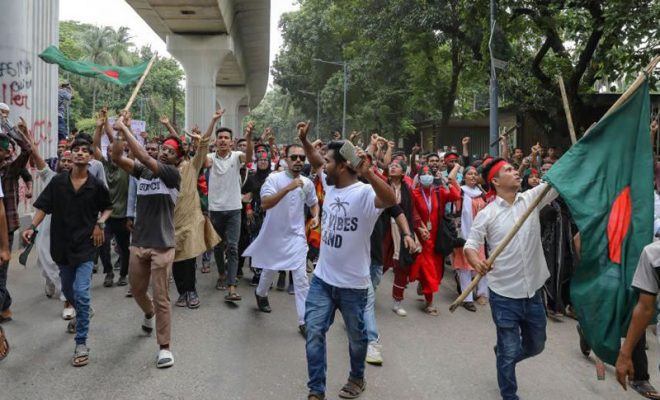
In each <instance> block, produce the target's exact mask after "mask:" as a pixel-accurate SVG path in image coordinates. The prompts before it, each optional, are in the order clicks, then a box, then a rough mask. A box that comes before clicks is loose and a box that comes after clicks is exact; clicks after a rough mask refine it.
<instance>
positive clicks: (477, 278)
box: [449, 185, 552, 312]
mask: <svg viewBox="0 0 660 400" xmlns="http://www.w3.org/2000/svg"><path fill="white" fill-rule="evenodd" d="M550 189H552V187H551V186H550V185H547V186H546V187H545V188H544V189H543V190H542V191H541V193H539V195H538V196H537V197H536V198H535V199H534V201H532V203H531V204H530V205H529V207H528V208H527V210H526V211H525V213H524V214H523V215H521V216H520V218H519V219H518V221H516V224H515V225H514V226H513V229H511V230H510V231H509V233H507V235H506V236H505V237H504V239H502V241H501V242H500V244H499V245H497V247H496V248H495V251H493V253H492V254H491V255H490V257H488V260H486V263H487V264H488V267H489V268H490V267H491V266H492V265H493V262H495V259H496V258H497V257H498V256H499V255H500V253H501V252H502V251H503V250H504V249H505V248H506V246H508V245H509V242H511V239H513V237H514V236H516V233H518V231H519V230H520V228H521V227H522V226H523V224H524V223H525V221H526V220H527V218H529V216H530V215H531V214H532V211H534V209H535V208H536V207H537V206H538V205H539V203H540V202H541V200H543V198H544V197H545V195H546V194H548V192H549V191H550ZM481 278H482V276H481V275H477V276H475V277H474V279H472V282H470V284H469V285H468V287H467V289H465V290H464V291H463V293H461V295H460V296H458V298H457V299H456V301H454V302H453V303H452V304H451V306H450V307H449V311H451V312H454V311H456V308H458V306H459V305H461V303H463V301H464V300H465V298H466V297H467V296H468V294H470V293H471V292H472V291H473V290H474V288H476V287H477V285H478V284H479V281H480V280H481Z"/></svg>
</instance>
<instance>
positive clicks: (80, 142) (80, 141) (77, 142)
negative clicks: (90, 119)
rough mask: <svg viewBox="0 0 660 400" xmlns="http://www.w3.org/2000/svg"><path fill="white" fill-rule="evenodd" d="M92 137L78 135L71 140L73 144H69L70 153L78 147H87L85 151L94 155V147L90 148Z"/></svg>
mask: <svg viewBox="0 0 660 400" xmlns="http://www.w3.org/2000/svg"><path fill="white" fill-rule="evenodd" d="M92 143H93V141H92V137H91V136H89V135H88V134H86V133H80V134H78V135H77V136H76V138H75V139H74V140H73V143H71V146H70V149H71V151H74V150H75V149H76V148H78V147H81V146H82V147H87V151H89V153H90V154H92V153H94V147H93V146H92Z"/></svg>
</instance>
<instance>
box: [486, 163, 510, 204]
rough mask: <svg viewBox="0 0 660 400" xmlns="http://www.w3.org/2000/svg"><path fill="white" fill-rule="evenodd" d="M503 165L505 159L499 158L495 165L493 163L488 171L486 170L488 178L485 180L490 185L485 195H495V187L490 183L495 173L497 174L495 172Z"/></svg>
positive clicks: (490, 196) (489, 196)
mask: <svg viewBox="0 0 660 400" xmlns="http://www.w3.org/2000/svg"><path fill="white" fill-rule="evenodd" d="M505 165H506V161H504V160H500V161H498V162H497V163H496V164H495V165H493V167H492V168H491V169H490V171H488V179H487V180H486V183H487V184H488V185H490V190H488V193H487V194H486V197H488V198H492V197H495V196H496V195H497V192H496V191H495V187H494V186H493V185H492V182H493V178H495V175H497V173H498V172H500V170H501V169H502V167H503V166H505Z"/></svg>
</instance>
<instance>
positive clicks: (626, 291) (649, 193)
mask: <svg viewBox="0 0 660 400" xmlns="http://www.w3.org/2000/svg"><path fill="white" fill-rule="evenodd" d="M650 116H651V106H650V96H649V85H648V80H646V81H645V82H644V83H643V84H642V85H641V86H640V87H639V88H638V89H637V90H636V91H635V92H634V93H633V94H632V95H631V96H630V97H629V98H628V100H627V101H626V102H625V103H623V104H622V105H621V106H620V107H619V108H618V109H616V110H614V111H613V112H611V113H610V114H608V115H606V116H605V117H604V118H602V119H601V120H600V121H599V122H598V123H597V124H596V125H595V126H594V127H592V128H591V129H590V130H589V133H588V134H587V135H585V136H583V137H582V138H581V139H580V140H579V141H578V142H577V143H576V144H575V145H573V146H572V147H571V148H570V149H569V150H568V151H567V152H566V154H565V155H564V156H563V157H562V158H561V159H560V160H559V161H557V163H556V164H555V165H554V166H553V167H552V168H551V169H550V171H549V172H548V173H547V175H546V176H545V179H546V180H547V181H548V182H549V183H550V184H551V185H552V186H553V187H554V188H555V189H556V190H557V191H558V192H559V193H560V195H561V196H562V198H563V199H564V200H565V201H566V203H567V204H568V206H569V208H570V210H571V213H572V215H573V218H574V219H575V223H576V224H577V227H578V229H579V231H580V239H581V244H582V248H581V254H580V262H579V264H578V266H577V268H576V270H575V272H574V274H573V277H572V279H571V302H572V303H573V306H574V308H575V311H576V314H577V317H578V320H579V322H580V326H581V328H582V330H583V332H584V336H585V339H586V340H587V342H588V343H589V345H590V346H591V348H592V349H593V351H594V353H595V354H596V355H597V356H598V357H599V358H600V359H602V360H603V361H605V362H607V363H609V364H612V365H614V364H615V362H616V358H617V355H618V352H619V347H620V344H621V338H622V337H624V336H625V335H626V332H627V329H628V324H629V322H630V318H631V315H632V310H633V308H634V306H635V303H636V301H637V294H636V293H635V291H634V289H632V288H631V282H632V278H633V275H634V273H635V269H636V267H637V263H638V261H639V256H640V254H641V252H642V249H643V248H644V246H646V245H647V244H649V243H650V242H651V241H652V239H653V150H652V145H651V138H650V130H649V129H650V128H649V123H650Z"/></svg>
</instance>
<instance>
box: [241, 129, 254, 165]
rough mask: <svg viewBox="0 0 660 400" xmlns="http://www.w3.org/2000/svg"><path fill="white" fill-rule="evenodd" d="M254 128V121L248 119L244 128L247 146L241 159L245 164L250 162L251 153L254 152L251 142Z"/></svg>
mask: <svg viewBox="0 0 660 400" xmlns="http://www.w3.org/2000/svg"><path fill="white" fill-rule="evenodd" d="M253 130H254V122H252V121H250V122H248V124H247V127H246V128H245V136H244V137H245V141H246V142H247V148H246V149H245V159H244V160H242V161H243V162H244V163H245V164H247V163H250V162H252V155H253V154H254V143H253V142H252V131H253Z"/></svg>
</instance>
